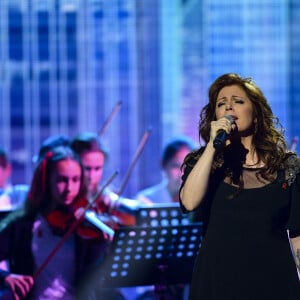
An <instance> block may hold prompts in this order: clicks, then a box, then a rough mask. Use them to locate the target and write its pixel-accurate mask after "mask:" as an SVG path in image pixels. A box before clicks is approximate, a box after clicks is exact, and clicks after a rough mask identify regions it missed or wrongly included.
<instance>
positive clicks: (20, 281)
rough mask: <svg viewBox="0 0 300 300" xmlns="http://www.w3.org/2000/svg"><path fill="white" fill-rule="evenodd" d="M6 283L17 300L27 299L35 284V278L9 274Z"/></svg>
mask: <svg viewBox="0 0 300 300" xmlns="http://www.w3.org/2000/svg"><path fill="white" fill-rule="evenodd" d="M4 281H5V284H6V285H7V286H8V287H9V288H10V289H11V291H12V293H13V295H14V299H15V300H20V299H23V298H25V297H26V296H27V294H28V293H29V291H30V290H31V288H32V286H33V284H34V280H33V277H32V276H29V275H19V274H9V275H8V276H6V277H5V280H4Z"/></svg>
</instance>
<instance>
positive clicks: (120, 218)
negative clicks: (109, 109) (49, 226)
mask: <svg viewBox="0 0 300 300" xmlns="http://www.w3.org/2000/svg"><path fill="white" fill-rule="evenodd" d="M71 148H72V149H73V150H74V151H75V152H76V153H77V154H78V155H79V157H80V159H81V162H82V164H83V167H84V173H85V178H86V182H87V187H88V194H89V198H90V199H93V198H94V197H95V195H97V192H98V190H99V187H100V184H101V181H102V177H103V171H104V167H105V163H106V161H107V159H108V151H107V149H106V148H105V146H104V144H103V142H102V140H101V139H100V137H99V135H97V134H96V133H93V132H88V131H85V132H81V133H79V134H78V135H77V136H75V138H74V139H73V140H72V141H71ZM125 200H126V199H123V198H121V197H119V195H118V194H117V193H115V192H113V191H112V190H111V189H110V187H108V188H106V189H105V190H104V192H103V193H102V194H101V196H100V197H98V199H97V200H96V201H95V205H94V209H95V210H96V212H97V213H98V214H99V215H102V216H103V215H104V216H107V218H108V219H109V221H108V223H110V225H111V226H112V227H113V228H114V229H116V228H117V227H119V226H128V225H134V224H135V217H134V209H133V206H134V205H135V204H134V203H135V202H134V200H131V201H130V199H128V200H127V202H130V204H129V205H128V204H127V203H125ZM132 203H133V205H132ZM136 203H137V201H136Z"/></svg>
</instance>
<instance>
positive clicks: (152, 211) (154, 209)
mask: <svg viewBox="0 0 300 300" xmlns="http://www.w3.org/2000/svg"><path fill="white" fill-rule="evenodd" d="M190 223H191V220H190V218H189V215H188V214H184V213H183V212H182V210H181V208H180V206H179V204H178V203H159V204H158V203H156V204H153V205H151V206H149V205H144V206H140V207H139V209H138V211H137V214H136V224H137V225H138V226H146V227H147V226H149V227H153V226H155V227H157V226H178V225H187V224H190Z"/></svg>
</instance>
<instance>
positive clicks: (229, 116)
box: [225, 115, 236, 124]
mask: <svg viewBox="0 0 300 300" xmlns="http://www.w3.org/2000/svg"><path fill="white" fill-rule="evenodd" d="M225 118H226V119H227V120H228V121H230V123H231V124H233V123H234V122H235V119H236V118H235V117H234V116H232V115H226V116H225Z"/></svg>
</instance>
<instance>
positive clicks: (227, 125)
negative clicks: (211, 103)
mask: <svg viewBox="0 0 300 300" xmlns="http://www.w3.org/2000/svg"><path fill="white" fill-rule="evenodd" d="M232 118H234V117H232ZM232 118H231V116H227V117H226V116H225V117H222V118H220V119H218V120H216V121H212V122H211V123H210V126H211V127H210V140H211V141H213V140H214V139H215V137H216V135H217V134H218V132H219V131H220V130H225V131H226V133H227V134H229V133H230V132H231V130H232V129H233V127H234V126H235V124H234V119H232Z"/></svg>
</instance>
